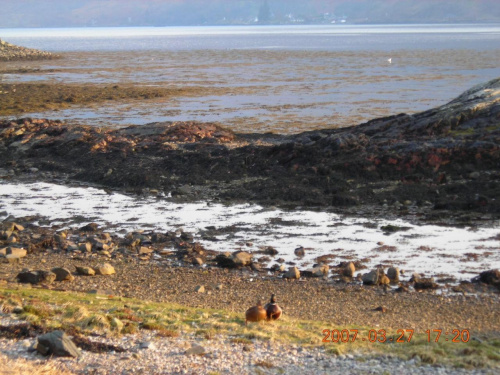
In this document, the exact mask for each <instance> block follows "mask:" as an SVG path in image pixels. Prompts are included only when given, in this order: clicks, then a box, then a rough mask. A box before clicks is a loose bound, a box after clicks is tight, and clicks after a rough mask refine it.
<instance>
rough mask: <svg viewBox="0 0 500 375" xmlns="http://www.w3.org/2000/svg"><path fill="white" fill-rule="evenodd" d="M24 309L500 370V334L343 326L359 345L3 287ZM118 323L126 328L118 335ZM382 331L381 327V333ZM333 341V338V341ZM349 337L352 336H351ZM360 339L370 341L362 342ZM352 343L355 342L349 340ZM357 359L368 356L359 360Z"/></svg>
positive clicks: (41, 317)
mask: <svg viewBox="0 0 500 375" xmlns="http://www.w3.org/2000/svg"><path fill="white" fill-rule="evenodd" d="M16 306H18V307H22V311H21V312H20V313H19V314H18V315H17V316H18V318H19V319H22V320H26V321H28V322H33V323H36V324H40V325H42V326H45V327H49V328H62V329H72V330H77V331H78V332H81V333H84V334H85V333H90V332H100V333H106V334H108V335H120V334H125V333H134V332H137V331H138V330H141V329H147V330H151V331H154V332H155V333H156V334H157V335H158V336H161V337H177V336H179V335H182V334H194V335H197V336H199V337H202V338H203V339H205V340H211V339H213V338H214V337H216V336H220V335H222V336H225V337H226V338H227V339H228V340H229V341H230V342H233V343H239V344H251V343H252V342H254V341H255V340H260V341H273V342H279V343H283V344H296V345H302V346H309V347H311V346H312V347H325V348H326V352H327V353H330V354H331V355H344V354H349V353H358V354H363V355H366V356H378V355H382V354H390V355H393V356H397V357H400V358H403V359H411V358H416V357H417V356H418V358H419V359H420V362H421V363H423V364H444V365H448V366H454V367H460V368H480V367H485V368H500V336H499V335H498V333H497V334H496V336H495V335H493V334H490V335H486V334H485V335H483V336H481V337H477V338H478V339H476V337H475V336H474V333H473V332H471V340H470V341H469V342H468V343H461V342H460V343H454V342H450V341H448V342H447V341H444V340H440V341H439V342H437V343H436V342H430V343H429V342H428V340H427V335H426V334H425V333H415V334H414V335H413V337H412V339H411V342H404V343H396V342H394V341H395V340H396V338H397V337H398V335H396V331H397V329H393V328H391V327H386V328H385V329H386V332H388V333H389V332H391V333H394V334H395V335H394V336H389V335H387V338H388V339H389V338H391V337H392V338H393V340H394V341H393V342H389V341H387V342H385V343H380V342H370V341H369V340H368V337H369V331H370V329H372V328H370V327H357V326H355V325H353V326H351V327H341V328H338V329H339V330H345V329H347V330H350V333H351V336H350V337H351V338H352V337H353V332H354V331H353V330H355V329H356V330H358V338H357V340H356V341H355V342H347V343H343V342H341V341H339V342H336V343H334V342H323V341H322V340H323V338H324V337H325V334H323V330H324V329H325V328H336V327H335V324H334V323H333V322H322V321H307V320H297V319H291V318H289V317H287V316H284V317H283V319H280V320H278V321H273V322H260V323H250V324H249V325H248V326H245V322H244V312H243V311H242V312H241V313H233V312H228V311H224V310H214V309H202V308H189V307H185V306H180V305H177V304H173V303H155V302H144V301H140V300H135V299H129V298H121V297H118V298H112V297H102V296H98V295H95V294H83V293H74V292H56V291H50V290H43V289H19V290H5V289H0V308H3V309H4V311H12V310H13V308H14V307H16ZM113 319H119V320H120V321H121V323H123V326H121V332H117V331H118V330H117V328H116V324H111V322H112V321H113ZM379 329H381V328H380V327H378V328H377V331H378V330H379ZM328 338H329V339H331V337H328ZM346 338H347V337H346ZM360 338H365V341H362V340H361V339H360ZM350 341H352V340H350ZM358 360H363V358H360V357H358Z"/></svg>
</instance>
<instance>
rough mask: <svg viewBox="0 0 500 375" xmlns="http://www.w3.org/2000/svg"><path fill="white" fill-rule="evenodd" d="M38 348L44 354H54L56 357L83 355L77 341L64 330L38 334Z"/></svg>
mask: <svg viewBox="0 0 500 375" xmlns="http://www.w3.org/2000/svg"><path fill="white" fill-rule="evenodd" d="M36 350H37V351H38V352H39V353H41V354H43V355H54V356H56V357H75V358H78V357H80V356H81V353H80V351H79V350H78V348H77V347H76V345H75V343H74V342H73V341H71V339H70V338H69V337H68V335H66V333H64V332H63V331H53V332H49V333H47V334H45V335H41V336H38V338H37V344H36Z"/></svg>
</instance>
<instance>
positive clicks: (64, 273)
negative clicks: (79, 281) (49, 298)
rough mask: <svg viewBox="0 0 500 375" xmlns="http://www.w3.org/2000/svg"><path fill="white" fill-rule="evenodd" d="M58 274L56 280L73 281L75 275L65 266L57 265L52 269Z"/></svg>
mask: <svg viewBox="0 0 500 375" xmlns="http://www.w3.org/2000/svg"><path fill="white" fill-rule="evenodd" d="M51 271H52V272H53V273H55V275H56V279H55V281H73V280H74V279H75V277H74V276H73V275H72V274H71V271H70V270H68V269H67V268H64V267H55V268H52V270H51Z"/></svg>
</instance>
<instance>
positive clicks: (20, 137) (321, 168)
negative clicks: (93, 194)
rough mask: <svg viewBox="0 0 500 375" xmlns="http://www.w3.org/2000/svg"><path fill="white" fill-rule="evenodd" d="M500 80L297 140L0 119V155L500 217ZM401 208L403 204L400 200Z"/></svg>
mask: <svg viewBox="0 0 500 375" xmlns="http://www.w3.org/2000/svg"><path fill="white" fill-rule="evenodd" d="M499 118H500V79H496V80H493V81H490V82H488V83H485V84H483V85H479V86H476V87H474V88H472V89H471V90H468V91H467V92H465V93H463V94H462V95H460V96H459V97H458V98H456V99H455V100H453V101H452V102H450V103H448V104H446V105H444V106H441V107H438V108H435V109H432V110H429V111H425V112H422V113H418V114H415V115H407V114H400V115H396V116H391V117H386V118H381V119H376V120H373V121H370V122H368V123H365V124H361V125H358V126H355V127H350V128H344V129H324V130H317V131H312V132H306V133H302V134H297V135H291V136H284V135H272V134H233V133H232V132H230V131H228V130H226V129H224V128H222V127H220V126H218V125H215V124H210V123H207V124H200V123H194V122H177V123H171V122H168V123H167V122H165V123H153V124H147V125H143V126H132V127H128V128H122V129H116V128H107V129H106V128H100V129H97V128H95V127H90V126H71V125H68V124H63V123H61V122H57V121H50V120H41V119H40V120H33V119H21V120H15V121H3V122H0V158H1V160H3V163H4V168H12V169H13V173H14V174H16V173H23V172H25V171H26V172H29V171H30V170H32V168H36V169H37V170H40V171H42V172H49V173H50V174H52V175H53V174H55V173H65V174H67V175H69V176H70V177H72V178H73V179H77V180H84V181H89V182H94V183H99V184H101V185H104V186H108V187H112V188H119V189H127V190H132V191H138V192H139V191H140V192H142V191H144V189H148V190H153V191H163V192H165V193H166V194H169V193H172V196H173V197H174V199H177V200H184V201H185V200H193V199H211V198H217V199H224V200H251V201H256V202H258V203H261V204H268V205H269V204H272V205H276V204H286V205H302V206H322V207H325V206H336V207H340V208H345V209H349V208H350V207H356V206H358V205H378V206H384V205H387V206H389V207H393V208H394V209H395V210H397V211H398V214H400V213H405V212H410V211H412V210H413V212H415V210H421V211H422V212H424V213H425V214H427V215H429V216H430V217H433V216H434V215H435V214H434V213H435V212H438V213H439V212H443V211H446V212H468V211H475V212H482V213H489V214H492V215H495V216H498V215H500V200H498V199H497V197H498V196H500V172H499V170H500V147H499V145H500V125H499V124H500V121H499ZM400 202H402V203H400Z"/></svg>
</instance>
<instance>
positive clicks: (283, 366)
mask: <svg viewBox="0 0 500 375" xmlns="http://www.w3.org/2000/svg"><path fill="white" fill-rule="evenodd" d="M14 322H15V321H13V320H12V319H10V318H3V319H0V323H1V324H6V323H14ZM92 340H95V341H99V342H103V343H106V344H113V345H117V346H120V347H122V348H124V349H126V351H125V352H124V353H116V352H107V353H91V352H87V351H84V350H82V356H81V357H80V358H78V359H72V358H62V357H59V358H58V357H53V358H49V359H47V358H45V357H43V356H41V355H40V354H38V353H37V352H31V351H30V350H29V348H30V347H31V346H32V345H33V344H34V343H35V341H36V339H24V340H9V339H4V338H0V354H3V355H6V356H8V357H9V358H12V359H18V358H23V359H25V360H27V361H28V362H31V363H33V364H34V365H40V364H43V363H44V362H45V361H53V362H54V364H55V365H57V366H61V367H63V368H66V369H67V370H68V371H71V372H73V373H75V374H99V375H107V374H113V375H117V374H141V373H143V374H256V373H257V374H291V375H293V374H297V375H299V374H300V375H302V374H342V375H344V374H346V373H348V374H349V373H356V374H387V373H388V371H390V373H399V374H494V371H493V370H487V369H485V370H483V369H481V370H464V369H456V368H448V367H440V366H430V365H426V364H422V363H421V361H420V359H419V358H414V359H412V360H409V361H404V360H400V359H398V358H394V357H391V356H383V357H377V358H375V357H373V358H367V357H365V356H361V355H356V354H354V355H352V354H349V355H338V356H337V355H333V354H329V353H328V352H326V350H325V348H314V349H310V348H304V347H298V346H294V345H281V344H277V343H274V342H261V341H255V342H252V343H245V344H244V343H234V342H231V340H230V338H227V337H219V336H214V337H213V338H212V339H211V340H202V339H200V338H197V337H194V336H191V335H187V334H186V335H182V336H180V337H177V338H163V337H157V336H155V335H154V334H152V333H150V332H146V333H144V332H141V333H138V334H133V335H125V336H123V337H120V338H116V337H113V338H105V337H95V338H92ZM192 345H201V346H203V347H204V348H205V350H206V352H205V354H204V355H199V356H196V355H186V354H185V352H186V350H187V349H189V348H190V347H191V346H192ZM0 374H5V372H3V371H2V370H1V369H0Z"/></svg>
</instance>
